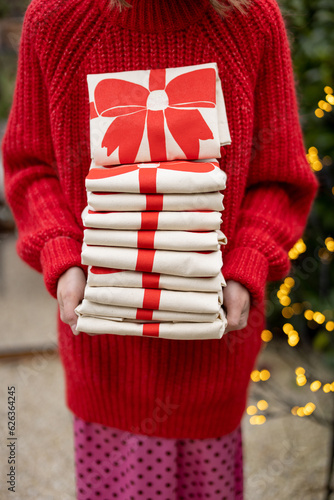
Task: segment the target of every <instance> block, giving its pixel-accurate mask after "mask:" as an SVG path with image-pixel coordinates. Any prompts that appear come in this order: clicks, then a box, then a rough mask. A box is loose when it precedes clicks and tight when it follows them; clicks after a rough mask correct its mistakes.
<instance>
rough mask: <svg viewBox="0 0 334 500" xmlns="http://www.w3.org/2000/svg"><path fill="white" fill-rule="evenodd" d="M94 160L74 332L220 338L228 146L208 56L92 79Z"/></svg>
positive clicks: (219, 90)
mask: <svg viewBox="0 0 334 500" xmlns="http://www.w3.org/2000/svg"><path fill="white" fill-rule="evenodd" d="M87 81H88V90H89V98H90V116H91V121H90V135H91V156H92V163H91V168H90V171H89V173H88V175H87V177H86V189H87V199H88V205H87V207H86V208H85V210H84V212H83V214H82V217H83V223H84V226H85V231H84V242H83V246H82V263H83V264H86V265H88V266H89V268H88V279H87V285H86V288H85V294H84V300H83V301H82V303H81V304H80V305H79V306H78V307H77V308H76V313H77V315H78V322H77V330H78V331H81V332H86V333H88V334H91V335H96V334H118V335H137V336H138V335H139V336H151V337H160V338H169V339H212V338H216V339H217V338H221V337H222V335H223V333H224V330H225V328H226V323H227V322H226V318H225V315H224V311H223V309H222V302H223V294H222V287H223V286H225V285H226V283H225V281H224V278H223V275H222V273H221V269H222V254H221V251H220V245H222V244H226V237H225V235H224V234H223V233H222V231H221V230H220V227H221V223H222V219H221V211H222V210H223V209H224V207H223V195H222V193H221V191H222V190H224V189H225V187H226V174H225V172H223V171H222V170H221V169H220V167H219V163H218V161H217V159H216V158H219V157H220V147H221V145H226V144H230V143H231V138H230V134H229V129H228V125H227V118H226V111H225V105H224V99H223V94H222V88H221V82H220V79H219V76H218V71H217V65H216V64H215V63H210V64H202V65H198V66H186V67H180V68H168V69H161V70H160V69H158V70H147V71H130V72H121V73H107V74H96V75H88V76H87Z"/></svg>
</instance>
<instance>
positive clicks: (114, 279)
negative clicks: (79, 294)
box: [87, 266, 226, 292]
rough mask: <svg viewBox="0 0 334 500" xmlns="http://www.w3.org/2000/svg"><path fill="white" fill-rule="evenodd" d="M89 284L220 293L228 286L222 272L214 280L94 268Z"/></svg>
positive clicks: (88, 280) (89, 276)
mask: <svg viewBox="0 0 334 500" xmlns="http://www.w3.org/2000/svg"><path fill="white" fill-rule="evenodd" d="M87 283H88V285H89V286H115V287H118V286H121V287H131V288H133V287H138V288H149V287H151V288H162V289H166V290H184V291H193V292H196V291H198V292H219V291H220V290H221V287H225V286H226V282H225V279H224V276H223V275H222V273H221V272H220V273H218V274H217V275H216V276H213V277H212V278H191V277H190V278H189V277H183V276H172V275H168V274H153V273H142V272H138V271H124V270H119V269H107V268H102V267H92V266H89V268H88V278H87Z"/></svg>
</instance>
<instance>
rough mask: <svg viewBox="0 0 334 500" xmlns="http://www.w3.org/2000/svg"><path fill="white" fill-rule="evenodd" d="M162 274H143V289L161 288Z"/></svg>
mask: <svg viewBox="0 0 334 500" xmlns="http://www.w3.org/2000/svg"><path fill="white" fill-rule="evenodd" d="M159 280H160V274H157V273H143V276H142V287H143V288H159Z"/></svg>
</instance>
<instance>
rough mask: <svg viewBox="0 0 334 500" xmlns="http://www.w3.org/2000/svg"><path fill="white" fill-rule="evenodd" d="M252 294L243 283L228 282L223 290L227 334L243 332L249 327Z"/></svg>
mask: <svg viewBox="0 0 334 500" xmlns="http://www.w3.org/2000/svg"><path fill="white" fill-rule="evenodd" d="M250 299H251V298H250V293H249V291H248V290H247V288H245V287H244V286H243V285H241V283H239V282H238V281H234V280H227V281H226V287H224V288H223V307H224V309H225V311H226V313H227V327H226V330H225V332H232V331H233V330H241V329H242V328H245V326H247V320H248V314H249V308H250Z"/></svg>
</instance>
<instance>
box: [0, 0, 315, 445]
mask: <svg viewBox="0 0 334 500" xmlns="http://www.w3.org/2000/svg"><path fill="white" fill-rule="evenodd" d="M132 5H133V6H132V8H131V9H125V10H123V11H122V12H119V11H118V10H117V9H116V8H115V9H110V8H109V0H33V1H32V3H31V4H30V6H29V8H28V11H27V13H26V16H25V20H24V26H23V34H22V39H21V46H20V52H19V65H18V74H17V84H16V90H15V96H14V102H13V107H12V110H11V113H10V118H9V123H8V128H7V131H6V134H5V137H4V142H3V157H4V167H5V186H6V195H7V199H8V202H9V204H10V206H11V208H12V211H13V214H14V216H15V219H16V222H17V226H18V234H19V238H18V243H17V250H18V253H19V255H20V256H21V257H22V259H24V260H25V261H26V262H27V263H28V264H29V265H30V266H32V267H33V268H35V269H36V270H37V271H40V272H42V273H43V275H44V279H45V284H46V287H47V289H48V290H49V292H50V293H51V294H52V295H53V296H56V287H57V280H58V278H59V276H60V275H61V274H62V273H63V272H64V271H65V270H67V269H68V268H69V267H71V266H81V264H80V252H81V243H82V235H83V227H82V222H81V212H82V210H83V208H84V207H85V206H86V203H87V201H86V194H85V186H84V180H85V176H86V175H87V172H88V169H89V165H90V150H89V99H88V91H87V83H86V75H87V74H91V73H106V72H115V71H129V70H139V69H149V68H167V67H176V66H188V65H192V64H201V63H206V62H217V64H218V69H219V75H220V78H221V81H222V87H223V92H224V97H225V102H226V112H227V117H228V123H229V128H230V133H231V139H232V143H231V145H228V146H223V147H222V148H221V153H222V158H221V159H220V165H221V168H222V169H224V170H225V171H226V173H227V188H226V190H225V192H224V194H225V198H224V206H225V210H224V212H223V223H222V230H223V231H224V233H225V234H226V236H227V238H228V244H227V245H226V246H223V247H222V252H223V262H224V263H223V272H224V276H225V278H226V279H227V280H229V279H233V280H236V281H239V282H240V283H242V284H243V285H244V286H245V287H247V288H248V290H249V291H250V293H251V297H252V306H251V311H250V315H249V321H248V326H247V327H246V328H244V329H242V330H239V331H235V332H231V333H228V334H226V335H224V336H223V338H222V339H220V340H216V339H213V340H193V341H190V340H170V339H156V338H147V337H146V338H145V337H134V336H121V335H101V336H95V337H91V336H89V335H87V334H84V333H82V334H80V335H79V336H74V335H73V334H72V331H71V329H70V328H69V327H68V326H67V325H64V324H63V323H62V322H61V321H60V320H59V351H60V356H61V360H62V363H63V366H64V373H65V380H66V400H67V405H68V407H69V408H70V409H71V410H72V411H73V412H74V413H75V414H76V415H78V416H79V417H81V418H83V419H85V420H87V421H93V422H98V423H101V424H104V425H108V426H112V427H117V428H119V429H123V430H125V431H130V432H135V433H140V434H147V435H156V436H161V437H172V438H181V437H182V438H194V439H195V438H208V437H215V436H221V435H224V434H227V433H229V432H230V431H232V430H233V429H234V428H236V427H237V425H238V424H239V423H240V419H241V417H242V414H243V411H244V408H245V404H246V396H247V388H248V385H249V378H250V372H251V370H252V369H253V366H254V362H255V359H256V356H257V354H258V352H259V349H260V346H261V336H260V334H261V331H262V329H263V327H264V325H265V323H264V306H265V285H266V283H267V282H268V281H269V280H279V279H281V278H284V277H285V276H286V275H287V273H288V271H289V267H290V264H289V259H288V256H287V252H288V250H289V249H290V248H291V247H292V246H293V244H294V243H295V242H296V240H297V239H298V238H300V236H301V235H302V232H303V229H304V227H305V223H306V219H307V216H308V213H309V210H310V207H311V203H312V201H313V199H314V196H315V193H316V190H317V181H316V179H315V177H314V174H313V173H312V171H311V169H310V167H309V164H308V162H307V159H306V155H305V147H304V144H303V137H302V133H301V128H300V124H299V119H298V104H297V98H296V91H295V84H294V77H293V70H292V63H291V54H290V47H289V42H288V38H287V34H286V29H285V24H284V19H283V18H282V15H281V13H280V10H279V8H278V5H277V3H276V0H252V2H251V6H250V8H249V9H248V13H247V14H246V15H243V14H242V13H240V12H239V11H238V10H233V11H231V12H230V14H229V17H227V18H226V17H225V18H224V19H222V18H221V17H220V16H219V15H218V14H217V13H216V12H215V11H214V9H213V8H212V6H211V5H210V3H209V1H208V0H196V1H195V0H159V1H156V0H132ZM82 267H84V266H82Z"/></svg>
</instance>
